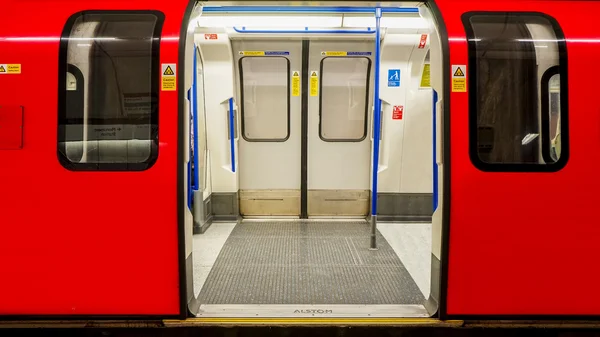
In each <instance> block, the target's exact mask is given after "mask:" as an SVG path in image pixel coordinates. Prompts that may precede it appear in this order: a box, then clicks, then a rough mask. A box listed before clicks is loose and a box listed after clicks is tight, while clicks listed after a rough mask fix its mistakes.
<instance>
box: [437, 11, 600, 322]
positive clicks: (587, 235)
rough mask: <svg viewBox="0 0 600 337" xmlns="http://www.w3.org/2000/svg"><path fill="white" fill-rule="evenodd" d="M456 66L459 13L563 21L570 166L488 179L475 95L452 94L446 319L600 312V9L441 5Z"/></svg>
mask: <svg viewBox="0 0 600 337" xmlns="http://www.w3.org/2000/svg"><path fill="white" fill-rule="evenodd" d="M437 3H438V5H439V7H440V10H441V12H442V15H443V18H444V21H445V23H446V25H447V29H448V35H449V38H450V58H451V60H450V61H451V62H450V63H451V64H457V65H458V64H461V65H464V64H468V56H467V41H466V39H465V29H464V27H463V23H462V21H461V15H462V14H463V13H465V12H469V11H533V12H542V13H545V14H547V15H549V16H551V17H553V18H555V19H556V20H557V21H558V22H559V24H560V25H561V27H562V30H563V31H564V33H565V35H566V39H567V50H568V76H569V78H568V81H569V112H568V113H569V124H570V126H569V128H570V159H569V161H568V163H567V165H566V167H565V168H563V169H562V170H560V171H558V172H555V173H489V172H482V171H480V170H478V169H477V168H475V167H474V166H473V164H472V163H471V160H470V158H469V130H468V125H469V120H468V112H469V110H468V104H469V102H468V93H460V92H456V93H452V94H451V112H450V118H451V125H450V128H451V137H452V142H451V188H452V191H451V214H450V242H449V245H450V246H449V247H450V248H449V249H450V252H449V266H448V267H449V275H448V298H447V300H448V302H447V311H448V314H451V315H452V314H454V315H479V314H486V315H598V314H600V293H599V292H598V291H596V290H595V289H596V288H597V285H598V283H600V273H599V272H598V271H597V270H596V268H594V266H595V264H596V263H597V261H598V260H600V251H599V250H598V249H596V245H597V243H598V238H600V226H598V221H597V220H596V219H595V210H596V209H597V207H598V206H597V198H595V197H593V196H594V195H595V191H597V190H598V189H599V188H600V179H598V178H597V177H598V174H597V167H598V159H597V158H598V156H597V155H596V153H598V151H599V145H600V128H599V126H600V111H598V108H597V107H596V105H595V104H594V103H593V102H594V97H596V96H597V93H596V92H595V90H596V85H595V84H594V83H595V80H596V79H597V78H599V77H600V69H598V68H597V67H594V66H593V65H594V64H595V63H596V60H597V59H598V57H599V56H600V36H599V33H598V31H597V30H594V29H590V26H589V22H595V21H597V15H596V14H595V13H598V11H599V10H600V3H599V2H592V1H480V0H462V1H455V0H452V1H447V0H444V1H437Z"/></svg>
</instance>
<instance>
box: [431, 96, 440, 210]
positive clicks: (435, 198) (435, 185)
mask: <svg viewBox="0 0 600 337" xmlns="http://www.w3.org/2000/svg"><path fill="white" fill-rule="evenodd" d="M432 91H433V172H432V173H433V212H434V213H435V211H436V210H437V208H438V202H439V200H438V183H439V182H438V180H439V174H438V164H437V102H438V93H437V91H435V89H432Z"/></svg>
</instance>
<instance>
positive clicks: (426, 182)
mask: <svg viewBox="0 0 600 337" xmlns="http://www.w3.org/2000/svg"><path fill="white" fill-rule="evenodd" d="M441 60H442V48H441V44H440V36H439V33H438V31H437V28H436V26H435V24H434V20H433V19H432V14H431V11H430V9H429V8H428V7H427V6H426V5H425V4H423V3H418V2H401V3H400V2H397V3H394V2H390V3H377V4H375V3H367V2H365V3H353V6H347V3H346V4H342V3H338V2H328V3H326V5H324V3H323V2H320V3H319V4H316V3H315V4H314V5H313V6H308V5H306V6H304V5H303V6H294V5H291V3H288V2H269V3H267V2H265V3H262V2H261V3H260V4H257V3H256V2H227V3H220V2H212V1H210V2H204V3H198V4H196V7H195V9H194V12H193V15H192V17H191V20H190V24H189V27H188V39H187V45H186V60H185V67H186V68H185V69H186V88H185V89H186V90H188V95H187V96H188V100H187V103H188V105H187V106H188V107H189V109H188V112H189V119H188V120H189V121H190V123H189V135H190V137H189V140H190V153H189V164H188V166H187V167H188V173H189V174H188V179H189V182H190V184H189V188H188V209H189V216H188V218H189V219H188V221H189V223H190V226H189V230H190V232H192V231H193V233H194V235H193V238H191V240H188V242H187V244H186V248H187V250H188V251H189V252H190V254H191V255H192V259H191V260H192V261H193V262H192V264H193V267H192V268H189V269H190V275H188V280H190V282H192V283H193V296H190V306H189V307H190V311H191V312H193V313H194V314H195V315H197V316H198V317H292V318H302V317H315V316H320V317H431V316H432V315H434V314H435V313H436V311H437V301H438V299H439V289H438V286H437V285H438V284H439V277H440V275H439V260H440V241H441V216H442V214H441V209H440V207H437V205H438V204H439V203H440V201H441V198H440V197H439V196H441V193H440V192H441V184H439V183H438V181H439V177H438V172H441V171H442V170H441V164H442V163H441V160H440V159H439V158H441V155H440V154H439V153H438V152H437V151H436V148H439V143H440V142H441V141H440V139H441V135H440V134H439V132H438V131H437V129H436V123H435V121H436V120H437V119H439V114H440V113H441V112H440V110H439V106H440V102H441V100H442V99H443V97H442V93H443V91H442V90H441V89H442V86H441V85H442V82H443V81H442V75H441V74H442V71H441V69H442V62H441ZM191 218H193V220H192V219H191ZM192 222H193V226H192V225H191V224H192ZM192 227H193V230H192Z"/></svg>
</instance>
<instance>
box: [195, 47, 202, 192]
mask: <svg viewBox="0 0 600 337" xmlns="http://www.w3.org/2000/svg"><path fill="white" fill-rule="evenodd" d="M192 98H193V99H192V110H193V121H194V127H193V130H194V191H198V190H199V189H200V160H199V158H200V153H198V137H199V136H198V51H197V49H196V45H194V73H193V80H192ZM202 155H204V153H203V154H202Z"/></svg>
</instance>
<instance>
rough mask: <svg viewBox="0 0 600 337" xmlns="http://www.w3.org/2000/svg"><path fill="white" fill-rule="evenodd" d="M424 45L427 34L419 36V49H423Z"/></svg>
mask: <svg viewBox="0 0 600 337" xmlns="http://www.w3.org/2000/svg"><path fill="white" fill-rule="evenodd" d="M426 44H427V34H422V35H421V42H419V49H423V48H425V45H426Z"/></svg>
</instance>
